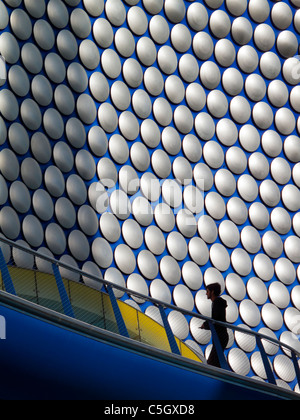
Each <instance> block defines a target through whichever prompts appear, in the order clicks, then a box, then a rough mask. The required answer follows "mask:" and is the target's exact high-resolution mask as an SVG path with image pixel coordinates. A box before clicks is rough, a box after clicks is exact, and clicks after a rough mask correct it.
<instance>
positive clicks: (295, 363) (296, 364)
mask: <svg viewBox="0 0 300 420" xmlns="http://www.w3.org/2000/svg"><path fill="white" fill-rule="evenodd" d="M292 360H293V363H294V367H295V371H296V376H297V381H298V385H299V388H300V367H299V364H298V361H297V357H296V354H295V352H294V351H292Z"/></svg>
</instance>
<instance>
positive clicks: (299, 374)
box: [0, 237, 300, 387]
mask: <svg viewBox="0 0 300 420" xmlns="http://www.w3.org/2000/svg"><path fill="white" fill-rule="evenodd" d="M1 242H2V243H3V244H6V245H7V246H9V247H12V248H15V249H18V250H20V251H22V252H24V253H27V254H30V255H32V256H34V257H35V258H39V259H42V260H44V261H47V262H49V263H50V264H51V267H52V274H54V277H55V279H56V283H57V287H58V289H59V293H60V295H61V301H62V303H63V305H64V303H65V302H63V299H65V300H66V301H67V306H66V307H64V311H65V314H66V315H67V316H71V317H72V318H75V317H74V313H73V308H72V305H71V303H70V302H69V299H68V296H67V294H66V290H65V289H64V285H63V282H62V278H61V275H60V272H59V270H58V268H59V267H61V268H64V269H65V270H68V271H70V272H73V273H76V274H77V275H79V276H81V279H82V280H83V282H84V278H89V279H91V280H93V281H95V282H97V283H99V284H101V285H102V286H103V285H104V286H105V289H106V292H107V293H108V295H109V298H110V301H111V304H112V306H113V310H114V314H115V317H116V321H117V325H118V329H119V334H120V335H121V336H124V337H126V338H130V336H129V334H128V331H127V329H126V326H125V323H124V319H123V317H122V314H121V312H120V309H119V306H118V304H117V300H116V297H115V294H114V292H113V289H116V290H119V291H121V292H123V293H124V294H127V295H128V296H131V297H132V296H134V297H137V298H139V299H142V301H144V302H150V303H152V304H153V305H154V306H156V307H158V309H159V312H160V314H161V317H162V325H163V327H164V328H165V331H166V333H167V337H168V341H169V345H170V349H171V352H172V353H173V354H177V355H179V356H180V355H181V354H180V351H179V349H178V347H177V343H176V341H175V337H174V334H173V332H172V330H171V328H170V325H169V322H168V318H167V316H166V315H167V314H166V313H165V310H166V309H168V310H170V311H176V312H179V313H181V314H182V315H184V316H188V317H192V318H196V319H199V320H202V321H206V322H207V323H208V325H209V329H210V331H211V334H212V342H213V344H214V346H215V349H216V352H217V357H218V359H219V363H220V367H221V368H222V369H225V370H226V371H230V368H229V365H228V362H227V360H226V357H225V355H224V351H223V350H222V348H221V344H220V338H219V337H218V334H217V333H216V329H215V326H220V327H223V328H226V329H228V330H233V331H238V332H240V333H243V334H245V335H246V336H254V337H255V340H256V345H257V347H258V350H259V353H260V355H261V358H262V362H263V366H264V369H265V374H266V377H267V380H268V382H269V383H270V384H272V385H276V379H275V376H274V373H273V371H272V369H271V367H270V364H269V363H270V362H269V359H268V356H267V353H266V351H265V348H264V346H263V343H262V340H264V341H266V342H269V343H273V344H274V345H276V347H278V349H281V350H282V351H286V350H288V351H289V352H290V358H291V359H292V362H293V365H294V369H295V374H296V379H297V382H298V386H299V387H300V367H299V364H298V361H299V360H300V353H299V352H298V351H297V350H296V349H295V348H293V347H292V346H290V345H288V344H285V343H282V342H281V341H279V340H277V339H274V338H272V337H269V336H267V335H264V334H261V333H259V332H256V331H253V330H248V329H245V328H243V327H238V326H236V325H233V324H229V323H227V322H220V321H216V320H213V319H211V318H209V317H207V316H204V315H202V314H198V313H195V312H191V311H187V310H184V309H182V308H180V307H177V306H174V305H172V304H169V303H166V302H162V301H159V300H157V299H154V298H152V297H150V296H147V295H144V294H142V293H139V292H136V291H134V290H131V289H128V288H126V287H122V286H120V285H118V284H115V283H112V282H110V281H108V280H105V279H99V278H98V277H97V276H95V275H93V274H89V273H86V272H84V271H82V270H80V269H79V268H77V267H74V266H72V265H69V264H67V263H64V262H60V261H57V260H56V259H54V258H52V257H49V256H47V255H44V254H43V253H40V252H37V251H34V250H32V249H30V248H28V247H26V246H23V245H22V244H16V243H15V242H13V241H11V240H9V239H6V238H3V237H0V251H1ZM0 256H1V258H2V260H3V253H2V251H1V255H0ZM12 257H13V255H12ZM4 263H5V261H4ZM3 265H5V267H3ZM0 268H1V271H4V274H5V273H6V272H7V264H6V263H5V264H2V266H1V267H0ZM8 277H10V276H8ZM68 280H69V281H71V282H72V281H73V282H74V283H78V282H77V281H75V280H72V279H68ZM8 285H9V288H11V289H12V290H11V291H9V290H6V291H7V292H8V293H10V294H11V293H12V294H15V291H14V287H13V284H12V280H11V279H10V282H8ZM5 288H6V289H7V286H6V285H5ZM66 309H67V311H66Z"/></svg>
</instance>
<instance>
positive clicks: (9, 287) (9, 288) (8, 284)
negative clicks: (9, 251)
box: [0, 247, 16, 296]
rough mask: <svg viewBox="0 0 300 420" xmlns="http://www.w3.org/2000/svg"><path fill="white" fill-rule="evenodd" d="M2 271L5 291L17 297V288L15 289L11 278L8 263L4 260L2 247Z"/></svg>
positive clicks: (0, 260) (0, 259) (0, 254)
mask: <svg viewBox="0 0 300 420" xmlns="http://www.w3.org/2000/svg"><path fill="white" fill-rule="evenodd" d="M0 271H1V274H2V279H3V283H4V287H5V291H6V292H7V293H10V294H11V295H15V296H16V291H15V287H14V284H13V282H12V279H11V277H10V274H9V271H8V268H7V264H6V261H5V258H4V255H3V252H2V249H1V247H0Z"/></svg>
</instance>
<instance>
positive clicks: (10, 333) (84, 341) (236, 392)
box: [0, 305, 266, 400]
mask: <svg viewBox="0 0 300 420" xmlns="http://www.w3.org/2000/svg"><path fill="white" fill-rule="evenodd" d="M0 315H1V316H4V317H5V319H6V340H1V341H0V354H1V357H0V378H1V380H0V398H1V399H23V400H24V399H34V400H37V399H43V400H45V399H52V400H54V399H55V400H57V399H64V400H66V399H69V400H70V399H72V400H74V399H83V400H87V399H88V400H91V399H93V400H94V399H97V400H209V399H214V400H215V399H260V398H261V395H260V394H259V393H256V392H253V391H247V390H245V389H243V388H240V387H237V386H235V385H230V384H225V383H224V382H222V381H218V380H216V379H212V378H208V377H205V376H202V375H199V374H197V373H193V372H190V371H187V370H184V369H180V368H178V367H174V366H172V365H169V364H166V363H162V362H160V361H157V360H155V359H152V358H150V357H145V356H142V355H139V354H135V353H133V352H131V351H127V350H125V349H122V348H117V347H115V346H113V345H109V344H105V343H102V342H99V341H97V340H95V339H92V338H88V337H86V336H83V335H80V334H76V333H75V332H72V331H69V330H66V329H63V328H60V327H59V326H57V325H54V324H51V323H49V322H45V321H43V320H41V319H37V318H34V317H33V316H30V315H27V314H25V313H22V312H19V311H17V310H13V308H9V307H6V306H2V305H0ZM265 398H266V397H265Z"/></svg>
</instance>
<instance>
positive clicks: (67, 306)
mask: <svg viewBox="0 0 300 420" xmlns="http://www.w3.org/2000/svg"><path fill="white" fill-rule="evenodd" d="M52 269H53V273H54V277H55V280H56V285H57V288H58V292H59V296H60V299H61V303H62V305H63V308H64V312H65V315H67V316H69V317H70V318H75V315H74V312H73V308H72V305H71V302H70V299H69V297H68V294H67V291H66V289H65V286H64V283H63V280H62V278H61V275H60V272H59V269H58V266H57V264H52Z"/></svg>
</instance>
